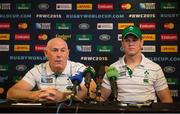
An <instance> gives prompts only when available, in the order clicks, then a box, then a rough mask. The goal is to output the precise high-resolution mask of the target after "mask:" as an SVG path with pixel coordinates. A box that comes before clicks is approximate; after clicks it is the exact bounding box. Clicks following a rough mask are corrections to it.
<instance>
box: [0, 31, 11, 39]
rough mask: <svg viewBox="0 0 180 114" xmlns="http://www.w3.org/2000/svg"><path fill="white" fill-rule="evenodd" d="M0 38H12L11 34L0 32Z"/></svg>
mask: <svg viewBox="0 0 180 114" xmlns="http://www.w3.org/2000/svg"><path fill="white" fill-rule="evenodd" d="M0 40H10V34H6V33H4V34H0Z"/></svg>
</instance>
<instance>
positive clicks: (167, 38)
mask: <svg viewBox="0 0 180 114" xmlns="http://www.w3.org/2000/svg"><path fill="white" fill-rule="evenodd" d="M161 40H162V41H177V40H178V36H177V34H161Z"/></svg>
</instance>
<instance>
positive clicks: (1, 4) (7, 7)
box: [0, 3, 11, 10]
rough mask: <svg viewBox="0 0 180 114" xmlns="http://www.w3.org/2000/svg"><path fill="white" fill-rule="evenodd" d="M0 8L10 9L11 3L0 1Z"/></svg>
mask: <svg viewBox="0 0 180 114" xmlns="http://www.w3.org/2000/svg"><path fill="white" fill-rule="evenodd" d="M0 10H11V3H0Z"/></svg>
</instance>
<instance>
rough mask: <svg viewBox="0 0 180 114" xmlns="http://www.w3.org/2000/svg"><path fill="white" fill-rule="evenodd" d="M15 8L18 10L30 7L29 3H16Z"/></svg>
mask: <svg viewBox="0 0 180 114" xmlns="http://www.w3.org/2000/svg"><path fill="white" fill-rule="evenodd" d="M16 9H18V10H29V9H31V4H30V3H17V4H16Z"/></svg>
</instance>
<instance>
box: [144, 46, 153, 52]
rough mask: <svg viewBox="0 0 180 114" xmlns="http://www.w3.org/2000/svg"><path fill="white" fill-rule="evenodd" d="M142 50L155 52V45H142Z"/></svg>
mask: <svg viewBox="0 0 180 114" xmlns="http://www.w3.org/2000/svg"><path fill="white" fill-rule="evenodd" d="M142 52H156V46H153V45H148V46H143V49H142Z"/></svg>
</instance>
